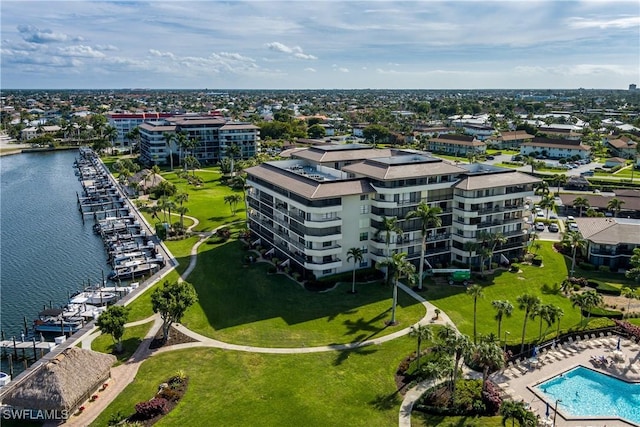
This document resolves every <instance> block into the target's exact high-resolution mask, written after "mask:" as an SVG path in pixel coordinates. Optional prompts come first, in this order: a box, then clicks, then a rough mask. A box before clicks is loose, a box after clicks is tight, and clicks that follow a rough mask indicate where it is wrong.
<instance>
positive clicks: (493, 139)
mask: <svg viewBox="0 0 640 427" xmlns="http://www.w3.org/2000/svg"><path fill="white" fill-rule="evenodd" d="M533 138H534V136H533V135H529V134H528V133H527V131H524V130H514V131H512V132H501V133H500V134H499V135H493V136H490V137H489V138H487V139H486V140H485V142H486V143H487V145H489V146H492V147H495V148H498V149H501V150H502V149H506V148H512V149H513V148H516V149H517V148H520V145H522V144H523V143H525V142H528V141H531V140H533Z"/></svg>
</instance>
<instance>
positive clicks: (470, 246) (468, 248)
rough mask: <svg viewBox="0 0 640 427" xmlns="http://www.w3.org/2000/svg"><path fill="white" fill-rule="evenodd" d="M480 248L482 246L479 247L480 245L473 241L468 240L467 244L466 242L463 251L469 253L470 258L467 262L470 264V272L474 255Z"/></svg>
mask: <svg viewBox="0 0 640 427" xmlns="http://www.w3.org/2000/svg"><path fill="white" fill-rule="evenodd" d="M479 247H480V246H479V245H478V243H477V242H474V241H473V240H467V241H466V242H464V245H463V247H462V250H464V251H465V252H469V258H468V259H467V262H468V264H469V270H471V257H472V253H473V252H475V251H476V250H478V248H479Z"/></svg>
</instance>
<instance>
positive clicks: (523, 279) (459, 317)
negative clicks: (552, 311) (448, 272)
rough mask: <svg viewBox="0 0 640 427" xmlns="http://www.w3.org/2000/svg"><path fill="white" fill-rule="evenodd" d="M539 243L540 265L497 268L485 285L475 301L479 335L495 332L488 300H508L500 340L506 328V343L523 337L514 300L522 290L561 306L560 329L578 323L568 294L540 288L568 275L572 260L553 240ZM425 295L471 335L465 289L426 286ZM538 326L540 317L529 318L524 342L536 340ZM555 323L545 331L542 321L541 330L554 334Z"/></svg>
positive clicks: (470, 308) (520, 314) (521, 315)
mask: <svg viewBox="0 0 640 427" xmlns="http://www.w3.org/2000/svg"><path fill="white" fill-rule="evenodd" d="M540 244H541V248H540V250H539V251H538V254H539V255H540V256H542V258H543V267H534V266H530V265H522V266H521V270H522V273H511V272H507V271H499V272H497V273H496V275H495V276H494V278H493V283H492V284H488V285H487V286H485V287H484V297H483V298H481V299H479V300H478V309H477V319H478V334H480V335H488V334H490V333H494V334H497V322H496V320H495V319H494V316H495V311H494V310H493V308H492V306H491V301H493V300H498V299H500V300H508V301H510V302H511V304H513V305H514V307H515V309H514V312H513V315H512V316H511V317H510V318H504V319H503V321H502V336H501V337H500V339H501V340H504V331H509V333H510V334H509V335H508V340H507V341H508V343H509V344H511V345H513V344H519V343H520V341H521V338H522V326H523V323H524V311H522V310H519V309H518V308H517V305H518V304H517V302H516V299H517V297H518V296H520V295H522V294H524V293H530V294H533V295H537V296H539V297H540V299H541V300H542V302H543V303H545V304H553V305H556V306H558V307H560V308H562V310H563V311H564V317H563V318H562V320H561V323H560V329H561V330H567V329H568V328H570V327H577V326H578V324H579V322H580V312H579V310H578V309H577V308H573V307H572V306H571V302H570V301H569V299H568V298H567V297H565V296H564V295H562V294H559V295H550V294H544V293H543V291H542V285H543V284H545V283H546V284H548V285H553V284H556V283H561V282H562V280H563V279H565V278H566V277H567V272H568V266H567V263H570V262H571V261H570V260H568V259H565V258H564V257H562V256H561V255H559V254H557V253H556V252H554V251H553V248H552V242H540ZM480 284H483V283H480ZM425 298H427V299H428V300H429V301H430V302H432V303H433V304H435V305H436V306H438V307H439V308H440V309H442V310H443V311H444V312H445V313H447V314H448V315H449V317H450V318H451V320H452V321H453V322H454V323H455V325H456V326H457V327H458V329H460V331H461V332H462V333H464V334H467V335H469V336H471V337H472V336H473V300H472V298H471V297H470V296H468V295H467V294H466V293H465V290H464V288H461V287H453V286H448V285H441V286H436V285H429V286H428V291H427V292H426V294H425ZM539 326H540V323H539V319H535V320H529V321H528V323H527V331H526V339H525V341H534V340H537V339H538V336H539V331H540V329H539ZM556 326H557V325H556V324H554V325H553V326H551V327H550V328H549V329H548V330H547V325H546V323H544V322H543V326H542V330H543V333H544V332H545V330H546V331H547V333H548V337H551V336H553V335H554V334H555V331H556Z"/></svg>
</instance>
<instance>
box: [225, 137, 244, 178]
mask: <svg viewBox="0 0 640 427" xmlns="http://www.w3.org/2000/svg"><path fill="white" fill-rule="evenodd" d="M240 153H241V149H240V146H239V145H238V144H231V145H229V146H228V147H227V149H226V150H225V154H226V155H227V156H229V157H230V158H231V176H234V166H235V159H236V157H237V156H238V155H239V154H240Z"/></svg>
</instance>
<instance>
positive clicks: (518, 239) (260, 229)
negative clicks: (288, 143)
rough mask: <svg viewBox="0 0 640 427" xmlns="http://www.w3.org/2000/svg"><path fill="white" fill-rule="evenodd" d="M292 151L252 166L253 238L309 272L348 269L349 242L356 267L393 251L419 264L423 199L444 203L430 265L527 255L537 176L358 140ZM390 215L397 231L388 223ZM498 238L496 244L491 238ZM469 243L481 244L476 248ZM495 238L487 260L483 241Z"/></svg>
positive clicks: (430, 238) (432, 236)
mask: <svg viewBox="0 0 640 427" xmlns="http://www.w3.org/2000/svg"><path fill="white" fill-rule="evenodd" d="M291 157H292V158H291V160H285V161H275V162H266V163H263V164H261V165H259V166H255V167H252V168H249V169H247V170H246V172H247V185H248V187H249V190H248V192H247V205H248V219H249V228H250V230H251V232H252V234H253V239H254V241H253V243H254V244H256V245H258V244H259V245H261V246H262V247H264V248H265V249H268V251H269V252H268V253H269V254H270V255H272V256H275V257H277V258H278V259H279V260H284V262H286V263H287V265H288V266H289V267H291V268H292V269H294V270H295V271H298V272H299V273H301V274H302V275H303V277H304V278H312V277H313V276H315V277H322V276H327V275H331V274H336V273H340V272H345V271H350V270H351V269H352V268H353V263H352V262H347V252H348V251H349V249H350V248H360V249H361V250H362V252H363V253H364V260H363V261H362V263H361V264H360V266H359V267H367V266H373V265H374V264H375V263H376V262H378V261H382V260H384V259H386V258H387V257H388V256H389V254H390V253H393V252H406V253H407V259H408V260H410V261H411V262H413V263H416V264H417V263H419V262H420V253H421V246H422V224H421V223H420V220H418V219H410V220H408V219H405V218H406V216H407V214H408V213H409V212H411V211H413V210H415V209H416V208H417V207H418V205H419V204H420V203H421V202H424V203H426V204H428V205H429V206H430V207H438V208H440V210H441V213H440V214H439V217H440V222H441V224H440V225H439V226H437V227H434V228H432V229H430V230H429V231H428V233H427V239H426V248H425V264H428V265H431V266H433V267H434V268H436V267H437V266H450V265H453V264H456V265H457V264H460V265H465V266H466V265H475V266H478V265H479V263H480V259H481V258H482V259H485V260H487V261H488V260H489V259H492V260H494V261H495V262H501V260H504V259H507V260H510V259H512V258H515V257H521V256H522V254H523V249H524V246H525V244H526V242H527V240H528V236H527V234H526V233H525V231H524V230H523V221H522V217H523V211H524V201H525V199H526V198H527V197H530V196H531V195H533V186H534V184H535V183H536V182H538V181H539V180H538V179H537V178H534V177H531V176H529V175H527V174H524V173H521V172H517V171H513V170H510V169H504V168H497V167H493V166H487V165H481V164H474V165H464V166H461V165H455V164H453V163H450V162H448V161H445V160H443V159H439V158H436V157H432V156H430V155H428V154H426V153H422V152H417V151H413V150H393V149H373V148H371V147H370V146H367V145H359V144H348V145H327V146H316V147H311V148H309V149H306V150H300V151H297V152H295V153H292V156H291ZM389 218H394V219H395V220H396V224H397V226H398V231H389V230H388V227H387V228H385V220H388V219H389ZM400 230H401V231H400ZM497 235H499V236H501V239H499V240H500V241H499V242H497V243H496V242H494V241H493V240H490V239H489V237H491V236H497ZM467 242H477V243H478V244H479V246H478V247H477V251H475V250H474V251H471V252H470V251H469V250H468V249H469V247H470V245H468V244H467ZM489 245H490V246H491V252H492V256H490V257H488V259H487V258H486V257H485V256H484V255H482V256H481V253H480V248H482V247H485V248H486V247H487V246H489ZM483 257H484V258H483Z"/></svg>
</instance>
